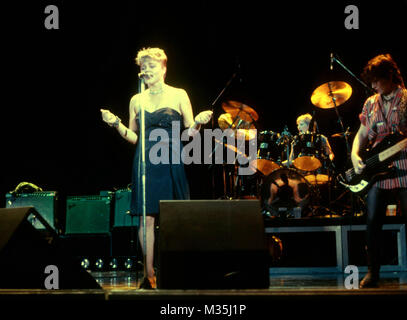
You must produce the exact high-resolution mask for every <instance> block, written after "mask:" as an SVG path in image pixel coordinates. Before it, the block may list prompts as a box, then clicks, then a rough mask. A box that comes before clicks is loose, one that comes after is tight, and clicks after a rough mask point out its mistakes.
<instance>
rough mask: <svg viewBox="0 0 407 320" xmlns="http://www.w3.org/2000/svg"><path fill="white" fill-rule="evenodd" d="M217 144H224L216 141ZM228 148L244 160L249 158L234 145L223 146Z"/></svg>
mask: <svg viewBox="0 0 407 320" xmlns="http://www.w3.org/2000/svg"><path fill="white" fill-rule="evenodd" d="M215 143H218V144H222V142H221V141H220V140H218V139H215ZM223 145H224V146H225V147H226V148H228V149H229V150H232V151H233V152H235V153H237V154H238V155H240V156H241V157H242V158H247V155H246V154H244V153H243V152H241V151H240V150H239V149H238V148H236V147H235V146H234V145H230V144H227V143H225V144H223Z"/></svg>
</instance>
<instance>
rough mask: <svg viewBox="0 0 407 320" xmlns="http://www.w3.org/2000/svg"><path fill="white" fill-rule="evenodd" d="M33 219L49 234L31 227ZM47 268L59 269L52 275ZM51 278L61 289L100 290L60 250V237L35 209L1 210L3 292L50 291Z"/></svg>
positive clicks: (71, 259)
mask: <svg viewBox="0 0 407 320" xmlns="http://www.w3.org/2000/svg"><path fill="white" fill-rule="evenodd" d="M32 215H35V216H36V219H38V220H40V222H41V223H42V225H43V226H44V228H45V229H46V231H47V234H45V233H44V232H42V231H40V230H37V229H36V228H35V227H34V226H33V225H32V224H31V222H30V218H31V216H32ZM47 266H56V268H57V269H56V270H55V268H54V267H52V268H53V269H52V270H53V272H52V273H51V272H50V271H49V270H46V268H47ZM54 272H57V274H56V273H54ZM51 275H52V277H53V278H54V277H57V279H58V289H101V287H100V286H99V285H98V283H97V282H96V280H95V279H94V278H93V277H92V276H91V275H90V274H89V273H88V272H87V271H86V270H85V269H83V268H82V267H81V266H80V265H79V263H77V262H75V261H74V259H73V258H72V257H71V256H70V254H69V253H68V252H64V251H63V250H61V248H60V247H59V238H58V235H57V234H56V232H55V231H54V230H53V229H52V228H51V226H50V225H49V224H48V223H47V222H46V220H45V219H44V218H42V217H41V215H40V214H39V213H38V212H37V211H36V210H35V208H34V207H20V208H2V209H0V288H14V289H48V288H47V287H46V285H45V283H46V279H47V278H48V277H49V276H51ZM53 283H54V285H55V282H53Z"/></svg>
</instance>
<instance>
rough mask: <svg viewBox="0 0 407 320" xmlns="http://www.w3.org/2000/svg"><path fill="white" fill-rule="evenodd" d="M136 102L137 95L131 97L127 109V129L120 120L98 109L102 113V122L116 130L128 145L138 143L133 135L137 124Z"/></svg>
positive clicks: (108, 112) (135, 135)
mask: <svg viewBox="0 0 407 320" xmlns="http://www.w3.org/2000/svg"><path fill="white" fill-rule="evenodd" d="M137 102H138V97H137V95H135V96H133V98H132V99H131V100H130V107H129V127H128V128H127V127H126V126H125V125H124V124H123V123H122V122H121V119H120V118H119V117H118V116H116V115H114V114H113V113H111V112H110V111H109V110H106V109H100V111H101V113H102V119H103V121H104V122H106V123H107V124H108V125H109V126H111V127H114V128H116V130H117V132H119V134H120V135H121V136H122V137H123V138H124V139H126V140H127V141H129V142H130V143H133V144H136V143H137V141H138V136H137V134H136V133H135V131H136V129H137V123H136V115H137V114H136V110H137V109H136V106H137Z"/></svg>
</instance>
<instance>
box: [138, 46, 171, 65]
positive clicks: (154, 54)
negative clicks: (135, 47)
mask: <svg viewBox="0 0 407 320" xmlns="http://www.w3.org/2000/svg"><path fill="white" fill-rule="evenodd" d="M146 57H150V58H151V59H154V60H157V61H160V62H161V63H162V65H163V66H164V67H166V66H167V60H168V59H167V56H166V54H165V52H164V50H162V49H160V48H143V49H141V50H140V51H139V52H138V53H137V57H136V59H135V60H136V64H137V65H139V66H140V65H141V62H142V60H143V59H144V58H146Z"/></svg>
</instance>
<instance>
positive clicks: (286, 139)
mask: <svg viewBox="0 0 407 320" xmlns="http://www.w3.org/2000/svg"><path fill="white" fill-rule="evenodd" d="M291 137H292V134H291V133H290V131H288V127H287V125H285V126H284V130H283V132H281V134H280V137H279V138H278V140H277V145H279V144H281V142H283V143H284V144H285V147H284V149H285V151H284V152H285V153H286V155H287V164H286V167H287V168H289V167H290V164H289V161H288V160H289V158H290V152H291V146H290V138H291ZM282 162H283V161H281V163H282Z"/></svg>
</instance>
